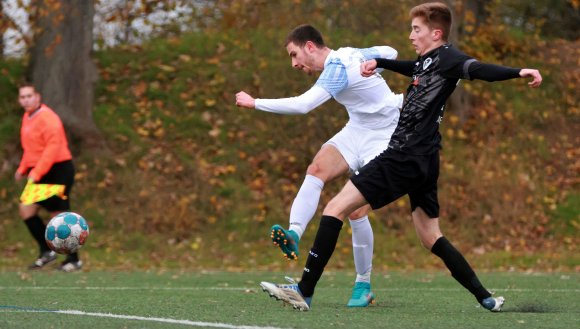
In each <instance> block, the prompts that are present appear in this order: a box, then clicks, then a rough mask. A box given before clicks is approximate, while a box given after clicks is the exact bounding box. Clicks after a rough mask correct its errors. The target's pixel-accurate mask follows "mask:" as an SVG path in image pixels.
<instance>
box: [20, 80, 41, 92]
mask: <svg viewBox="0 0 580 329" xmlns="http://www.w3.org/2000/svg"><path fill="white" fill-rule="evenodd" d="M28 87H30V88H32V89H34V92H38V91H37V90H36V87H35V86H34V84H33V83H32V82H23V83H21V84H20V85H18V90H20V89H22V88H28Z"/></svg>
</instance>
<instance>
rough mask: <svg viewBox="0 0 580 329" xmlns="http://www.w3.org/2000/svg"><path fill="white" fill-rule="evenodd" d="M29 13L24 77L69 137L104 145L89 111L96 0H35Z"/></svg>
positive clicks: (94, 77)
mask: <svg viewBox="0 0 580 329" xmlns="http://www.w3.org/2000/svg"><path fill="white" fill-rule="evenodd" d="M30 14H31V20H30V21H31V23H33V25H32V26H31V27H32V33H33V42H32V46H31V47H30V49H29V53H30V63H29V70H28V74H27V78H28V79H29V80H30V81H32V82H33V83H34V84H35V86H36V87H37V88H38V91H39V92H40V93H41V94H42V95H43V97H44V101H45V102H46V103H47V104H49V105H50V106H51V107H52V108H53V109H55V111H56V112H58V114H59V115H60V117H61V118H62V121H63V123H64V125H65V126H66V127H67V129H68V130H69V132H70V134H71V137H72V139H73V141H76V142H80V144H81V145H82V146H83V147H88V148H92V149H99V148H102V147H103V146H104V139H103V137H102V136H101V134H100V132H99V130H98V129H97V126H96V125H95V123H94V120H93V116H92V111H93V102H94V85H95V82H96V81H97V77H98V74H97V70H96V66H95V64H94V63H93V61H92V58H91V52H92V47H93V16H94V1H93V0H85V1H59V0H34V1H32V2H31V6H30Z"/></svg>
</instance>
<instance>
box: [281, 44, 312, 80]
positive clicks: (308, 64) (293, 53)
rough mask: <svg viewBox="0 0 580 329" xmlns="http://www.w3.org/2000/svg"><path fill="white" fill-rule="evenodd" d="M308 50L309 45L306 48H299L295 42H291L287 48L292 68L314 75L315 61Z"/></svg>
mask: <svg viewBox="0 0 580 329" xmlns="http://www.w3.org/2000/svg"><path fill="white" fill-rule="evenodd" d="M308 49H309V48H308V43H307V44H306V45H305V46H304V47H298V46H297V45H296V44H294V43H293V42H290V43H289V44H288V45H287V46H286V50H287V51H288V55H290V58H291V59H292V67H293V68H295V69H297V70H301V71H304V72H306V73H308V74H312V72H314V68H313V66H314V59H313V57H312V55H311V53H310V52H309V51H308Z"/></svg>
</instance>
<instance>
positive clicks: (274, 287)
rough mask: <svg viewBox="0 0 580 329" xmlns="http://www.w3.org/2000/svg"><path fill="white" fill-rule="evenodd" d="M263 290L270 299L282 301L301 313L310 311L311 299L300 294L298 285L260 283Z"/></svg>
mask: <svg viewBox="0 0 580 329" xmlns="http://www.w3.org/2000/svg"><path fill="white" fill-rule="evenodd" d="M260 286H261V287H262V290H264V291H265V292H267V293H268V294H269V295H270V297H274V298H276V300H281V301H283V302H284V303H287V304H290V305H292V307H293V308H294V309H296V310H299V311H308V310H310V298H304V297H302V295H301V294H300V290H299V289H298V284H295V283H294V284H275V283H271V282H265V281H262V282H260Z"/></svg>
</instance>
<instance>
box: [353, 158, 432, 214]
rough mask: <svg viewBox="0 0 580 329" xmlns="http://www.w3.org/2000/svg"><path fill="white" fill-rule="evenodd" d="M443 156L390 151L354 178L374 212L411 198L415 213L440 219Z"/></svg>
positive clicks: (355, 183)
mask: <svg viewBox="0 0 580 329" xmlns="http://www.w3.org/2000/svg"><path fill="white" fill-rule="evenodd" d="M438 178H439V152H435V153H433V154H428V155H410V154H404V153H400V152H397V151H394V150H391V149H388V150H386V151H384V152H383V153H381V154H380V155H379V156H377V157H376V158H375V159H373V160H372V161H371V162H369V163H368V164H367V165H365V166H364V167H363V168H361V169H360V170H359V172H358V174H354V175H352V176H351V177H350V180H351V181H352V183H353V184H354V185H355V186H356V188H357V189H358V190H359V191H360V192H361V193H362V195H363V196H364V198H365V200H366V201H367V202H368V203H369V204H370V205H371V207H373V209H378V208H381V207H383V206H385V205H387V204H389V203H391V202H393V201H395V200H397V199H398V198H400V197H402V196H404V195H405V194H408V195H409V199H410V200H411V211H414V210H415V209H416V208H417V207H421V209H423V211H425V213H426V214H427V215H428V216H429V217H430V218H438V217H439V202H438V200H437V179H438Z"/></svg>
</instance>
